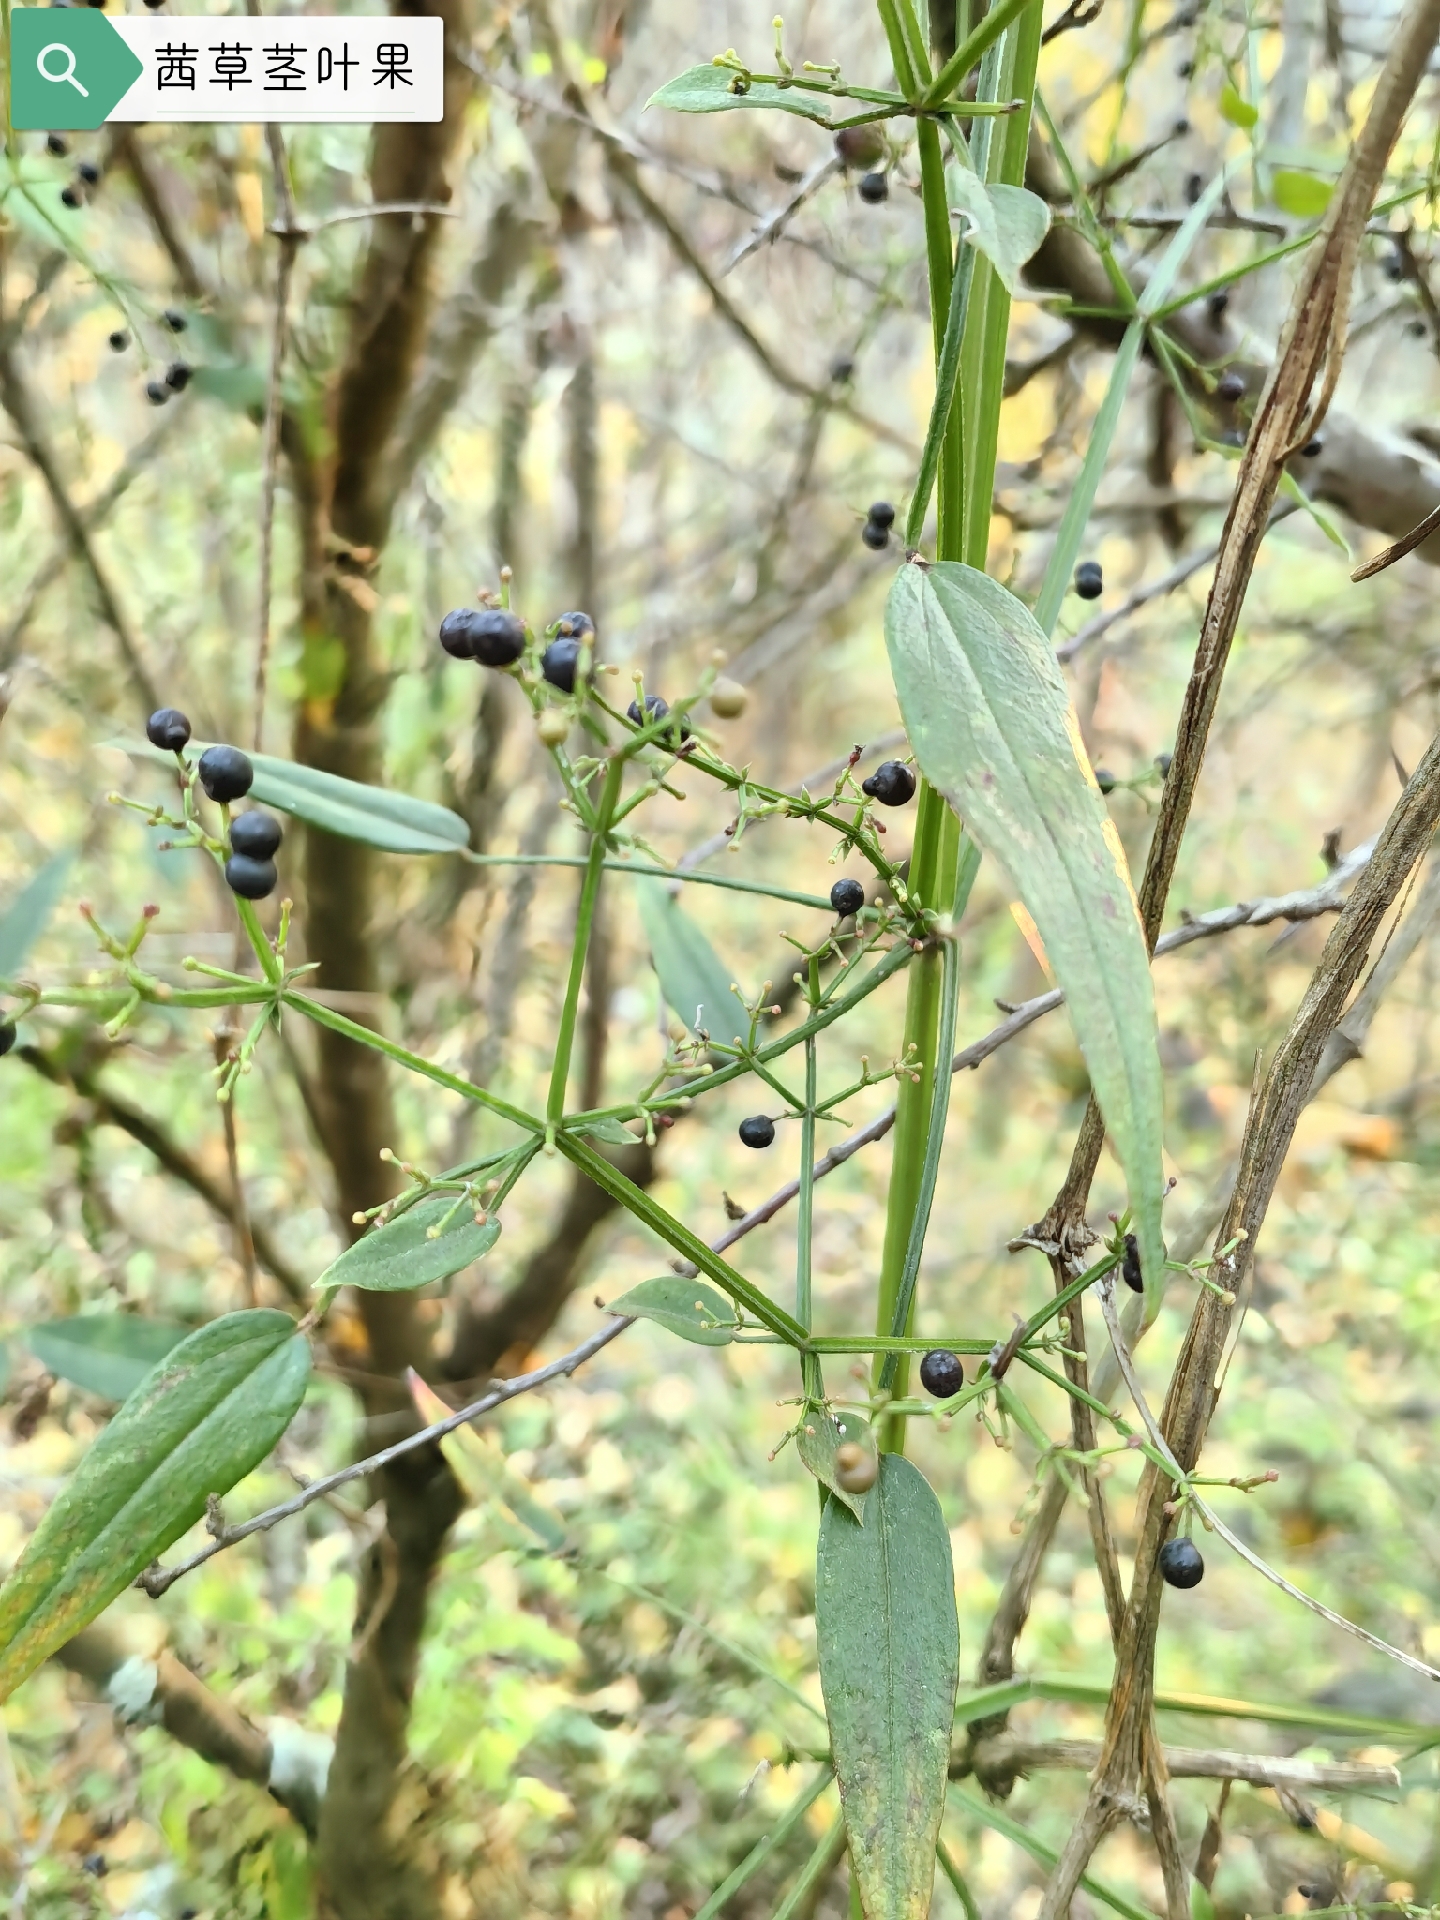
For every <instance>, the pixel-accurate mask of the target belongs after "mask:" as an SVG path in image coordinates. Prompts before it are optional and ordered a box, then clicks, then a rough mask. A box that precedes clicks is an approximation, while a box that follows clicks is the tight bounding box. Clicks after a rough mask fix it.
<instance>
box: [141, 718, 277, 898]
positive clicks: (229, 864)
mask: <svg viewBox="0 0 1440 1920" xmlns="http://www.w3.org/2000/svg"><path fill="white" fill-rule="evenodd" d="M145 737H146V738H147V739H148V740H149V742H150V744H151V746H152V747H160V748H163V749H164V751H165V752H167V753H177V754H178V753H182V752H183V751H184V749H185V747H186V745H187V744H188V742H189V739H190V722H189V721H188V720H187V719H186V718H185V715H184V714H183V713H179V712H177V711H176V709H175V708H174V707H162V708H161V709H160V711H159V712H158V713H152V714H151V716H150V718H149V720H148V721H147V722H146V723H145ZM195 771H196V773H197V774H198V775H199V777H200V784H201V786H202V787H203V788H204V789H205V792H206V794H207V796H208V797H209V798H210V799H211V800H213V801H215V803H216V805H217V806H229V805H230V804H231V802H233V801H235V800H243V799H244V798H245V796H246V794H247V793H249V791H250V788H251V787H252V785H253V784H254V781H255V769H254V767H253V766H252V765H251V764H250V756H249V754H248V753H242V752H241V751H240V749H239V747H207V748H206V749H205V751H204V753H202V754H201V756H200V759H199V761H198V762H197V764H196V768H195ZM229 824H230V857H229V858H228V859H227V860H226V862H225V883H226V885H227V886H228V887H229V889H230V891H231V892H232V893H235V894H238V895H239V896H240V898H241V899H242V900H264V899H266V898H267V897H268V895H270V894H272V893H273V892H274V891H275V888H276V885H277V883H278V880H279V875H278V874H277V873H276V870H275V855H276V854H277V853H278V852H279V851H280V842H281V840H282V838H283V837H284V836H283V834H282V832H281V828H280V822H279V821H278V820H277V819H276V818H275V816H274V814H273V813H262V812H261V810H260V809H259V808H258V807H248V808H247V809H246V810H245V812H244V813H241V814H237V815H236V816H235V818H234V819H233V820H231V821H230V823H229Z"/></svg>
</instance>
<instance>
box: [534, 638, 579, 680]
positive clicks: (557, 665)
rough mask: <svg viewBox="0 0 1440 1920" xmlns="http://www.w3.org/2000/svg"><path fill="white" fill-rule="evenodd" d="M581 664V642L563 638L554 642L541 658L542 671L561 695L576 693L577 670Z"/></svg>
mask: <svg viewBox="0 0 1440 1920" xmlns="http://www.w3.org/2000/svg"><path fill="white" fill-rule="evenodd" d="M579 662H580V642H579V641H578V640H570V639H566V638H563V637H562V638H561V639H558V640H552V641H551V642H550V644H549V646H548V647H546V649H545V651H544V653H542V654H541V656H540V671H541V673H542V674H543V675H544V676H545V678H546V679H547V680H548V681H549V682H550V684H551V686H552V687H558V688H559V689H560V691H561V693H573V692H574V691H575V669H576V667H577V666H578V665H579Z"/></svg>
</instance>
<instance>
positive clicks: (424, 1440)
mask: <svg viewBox="0 0 1440 1920" xmlns="http://www.w3.org/2000/svg"><path fill="white" fill-rule="evenodd" d="M634 1324H635V1323H634V1321H633V1320H631V1319H627V1318H626V1317H625V1316H624V1315H623V1314H617V1315H616V1316H615V1317H614V1318H613V1319H611V1320H609V1321H607V1322H606V1324H605V1325H604V1326H603V1327H601V1328H600V1329H599V1331H598V1332H596V1333H592V1334H591V1335H590V1336H589V1338H588V1339H586V1340H582V1341H581V1342H580V1344H579V1346H577V1347H572V1348H571V1349H570V1351H569V1352H568V1353H562V1354H561V1356H560V1358H559V1359H558V1360H551V1361H549V1362H548V1363H547V1364H546V1365H545V1366H543V1367H537V1368H536V1369H535V1370H534V1372H533V1373H521V1374H517V1375H516V1376H515V1377H514V1379H512V1380H501V1381H497V1382H496V1383H495V1384H494V1385H493V1386H492V1387H491V1389H490V1391H489V1392H488V1393H486V1394H483V1395H482V1396H481V1398H480V1399H478V1400H474V1401H472V1402H471V1403H470V1405H469V1406H468V1407H461V1408H460V1410H459V1412H458V1413H452V1414H449V1415H448V1416H447V1417H446V1418H445V1419H444V1420H437V1421H436V1422H435V1423H434V1425H433V1426H429V1427H422V1428H421V1429H420V1431H419V1432H418V1433H408V1434H406V1436H405V1438H404V1439H403V1440H397V1441H396V1442H395V1443H394V1445H393V1446H389V1447H382V1448H381V1450H380V1452H379V1453H372V1454H371V1455H369V1457H368V1458H367V1459H364V1460H355V1461H352V1462H351V1464H350V1465H349V1466H348V1467H341V1468H340V1469H339V1471H338V1472H336V1473H331V1474H327V1475H326V1476H325V1477H324V1479H322V1480H312V1481H311V1482H310V1484H309V1486H308V1487H306V1488H304V1490H303V1491H302V1492H300V1493H297V1494H296V1495H295V1497H294V1499H292V1500H285V1501H282V1502H281V1504H280V1505H279V1506H278V1507H267V1508H266V1509H265V1511H264V1512H263V1513H257V1514H256V1515H255V1516H254V1518H253V1519H251V1520H243V1521H241V1522H240V1523H239V1525H237V1526H233V1527H229V1526H227V1527H225V1528H224V1530H223V1531H222V1532H221V1533H219V1534H218V1535H217V1536H216V1537H215V1538H214V1539H213V1540H211V1541H210V1542H209V1543H208V1544H207V1545H206V1546H203V1547H201V1548H200V1549H199V1551H198V1552H196V1553H192V1554H191V1556H190V1558H189V1559H188V1560H181V1561H180V1562H178V1564H177V1565H175V1566H173V1567H150V1568H147V1570H146V1571H145V1572H144V1573H142V1574H141V1575H140V1578H139V1579H138V1580H137V1581H136V1583H135V1584H136V1585H137V1586H138V1587H143V1588H144V1589H145V1591H146V1593H148V1594H149V1595H150V1597H151V1598H152V1599H159V1597H160V1595H161V1594H162V1593H168V1592H169V1590H170V1588H171V1587H173V1586H174V1584H175V1582H176V1581H177V1580H179V1579H182V1578H183V1577H184V1575H185V1574H187V1573H191V1572H193V1571H194V1569H195V1568H196V1567H199V1566H203V1565H204V1563H205V1562H206V1561H207V1560H210V1559H213V1558H214V1556H215V1555H216V1554H217V1553H220V1552H223V1550H224V1549H225V1548H226V1547H233V1546H234V1545H235V1544H236V1542H237V1541H240V1540H247V1539H249V1537H250V1535H251V1534H252V1533H266V1532H268V1531H269V1529H270V1528H271V1527H274V1526H278V1525H279V1523H280V1521H282V1520H288V1519H290V1518H291V1517H292V1516H293V1515H295V1514H297V1513H303V1512H304V1511H305V1509H306V1508H307V1507H310V1506H313V1505H314V1504H315V1502H316V1501H317V1500H323V1499H324V1498H325V1496H326V1495H327V1494H331V1493H333V1492H334V1491H335V1489H336V1488H337V1487H343V1486H348V1484H349V1483H350V1481H352V1480H359V1479H361V1478H363V1477H364V1476H366V1475H368V1474H372V1473H378V1472H380V1471H381V1469H382V1468H384V1467H388V1466H390V1465H391V1464H392V1463H393V1462H394V1461H396V1460H399V1459H401V1458H402V1457H403V1456H404V1455H405V1454H407V1453H414V1452H415V1451H416V1449H417V1448H419V1447H428V1446H429V1445H430V1444H431V1443H432V1442H433V1441H436V1440H443V1439H444V1437H445V1435H446V1434H447V1433H454V1432H455V1430H456V1428H457V1427H463V1426H466V1425H468V1424H469V1422H470V1421H472V1420H478V1419H479V1418H480V1417H481V1416H482V1415H483V1414H487V1413H493V1412H494V1410H495V1408H496V1407H501V1406H504V1405H505V1403H506V1401H508V1400H516V1399H518V1398H519V1397H520V1395H521V1394H522V1393H533V1392H534V1390H535V1388H536V1387H543V1386H546V1385H547V1384H548V1383H549V1382H550V1381H551V1380H559V1379H561V1378H562V1377H568V1376H569V1375H570V1374H572V1373H574V1372H575V1371H576V1369H577V1368H578V1367H581V1366H583V1365H584V1364H585V1362H586V1361H587V1360H590V1359H593V1358H594V1356H595V1355H596V1354H597V1353H599V1352H600V1350H601V1348H602V1347H608V1346H609V1344H610V1342H611V1341H612V1340H613V1339H615V1338H616V1336H617V1335H618V1334H622V1333H623V1332H624V1331H625V1329H626V1328H627V1327H630V1326H633V1325H634Z"/></svg>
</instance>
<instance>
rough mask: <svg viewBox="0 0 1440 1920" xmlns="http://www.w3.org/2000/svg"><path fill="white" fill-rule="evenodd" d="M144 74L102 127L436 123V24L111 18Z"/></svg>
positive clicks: (341, 18) (440, 32) (360, 19)
mask: <svg viewBox="0 0 1440 1920" xmlns="http://www.w3.org/2000/svg"><path fill="white" fill-rule="evenodd" d="M107 18H108V19H109V24H110V25H111V26H112V27H114V29H115V31H116V32H117V33H118V34H119V35H120V36H121V38H122V39H123V40H124V41H125V43H126V45H127V46H128V47H129V48H130V50H131V52H132V53H133V54H135V56H136V58H137V59H138V60H139V61H140V62H141V64H142V65H143V67H144V69H145V71H144V72H143V73H142V74H141V76H140V78H139V79H138V80H137V81H135V83H134V85H133V86H131V87H130V89H129V91H128V92H127V93H125V94H124V96H123V97H122V98H121V100H120V101H119V103H118V104H117V105H116V106H114V107H113V108H112V109H111V110H110V112H109V113H108V114H107V115H106V119H107V121H110V122H114V121H117V120H121V121H144V120H169V121H207V120H236V121H249V122H251V123H254V122H263V121H279V122H290V121H295V122H298V121H305V120H317V121H359V122H370V121H380V120H440V119H442V118H443V117H444V112H445V85H444V58H445V23H444V21H443V20H441V19H440V18H439V17H438V16H434V15H432V16H427V17H423V18H414V17H410V18H405V19H399V20H396V19H391V18H375V17H373V16H371V17H366V16H356V15H353V14H351V15H326V16H319V15H316V14H303V15H288V16H284V15H282V16H280V17H278V18H271V19H258V20H257V19H252V18H250V17H249V16H248V15H239V16H232V17H225V18H220V19H216V18H214V17H211V16H207V17H205V18H203V19H202V18H197V17H196V16H195V15H193V14H189V15H178V16H176V15H172V16H168V17H166V18H164V19H153V18H152V19H140V18H133V17H131V16H128V15H123V14H122V15H110V16H107Z"/></svg>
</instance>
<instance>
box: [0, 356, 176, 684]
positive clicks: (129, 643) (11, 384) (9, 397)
mask: <svg viewBox="0 0 1440 1920" xmlns="http://www.w3.org/2000/svg"><path fill="white" fill-rule="evenodd" d="M0 404H3V405H4V408H5V411H6V412H7V413H8V414H9V416H10V418H11V420H12V421H13V422H14V425H15V431H16V433H17V434H18V435H19V436H20V444H21V446H22V447H23V448H24V449H25V452H26V454H27V456H28V457H29V459H30V461H31V462H32V464H33V465H34V466H35V468H36V470H37V471H38V472H39V474H40V477H41V479H42V480H44V482H45V485H46V487H47V488H48V489H49V493H50V500H51V504H52V505H53V507H54V509H55V512H56V516H57V517H58V519H59V521H60V525H61V528H62V529H63V531H64V534H65V537H66V540H67V541H68V543H69V546H70V550H71V552H72V554H73V555H74V557H75V558H76V559H77V560H79V561H80V563H81V565H82V566H83V567H84V568H85V570H86V572H87V573H88V574H89V575H90V580H91V584H92V586H93V587H94V591H95V600H96V604H97V605H98V607H99V610H100V615H101V618H102V619H103V620H104V621H105V624H106V625H107V626H108V627H109V628H110V630H111V632H112V633H113V634H114V635H115V638H116V640H117V642H118V643H119V647H120V655H121V658H122V659H123V660H124V662H125V668H126V671H127V673H128V674H129V676H130V681H131V685H132V686H133V688H134V690H135V692H136V694H137V695H138V697H139V700H140V704H141V705H142V706H143V708H144V710H145V712H146V713H153V712H154V711H155V709H156V708H157V707H158V706H159V705H160V695H159V693H158V692H157V691H156V687H155V682H154V681H153V680H152V679H151V678H150V670H149V668H148V667H147V666H146V665H145V662H144V661H143V659H142V658H141V656H140V649H139V646H138V644H137V642H136V639H135V636H134V634H133V633H132V632H131V631H130V623H129V621H128V620H127V619H126V618H125V614H124V612H123V611H122V609H121V606H120V601H119V598H118V596H117V595H116V592H115V589H114V587H113V586H112V585H111V583H110V577H109V575H108V574H107V573H106V571H105V569H104V567H102V566H101V564H100V556H99V555H98V554H97V553H96V551H95V547H94V544H93V542H92V541H91V539H90V533H89V529H88V528H87V526H86V524H85V519H84V516H83V515H82V514H81V512H80V510H79V509H78V508H77V506H76V505H75V502H74V501H73V500H72V499H71V497H70V492H69V489H68V488H67V487H66V485H65V480H64V476H63V475H62V474H61V471H60V462H59V460H58V459H57V457H56V455H55V451H54V449H53V448H52V447H51V445H50V442H49V440H48V439H47V438H46V436H45V433H44V431H43V429H42V428H41V425H40V418H41V413H40V409H39V407H38V406H37V403H36V401H35V398H34V396H33V395H32V394H31V392H30V389H29V386H28V384H27V382H26V380H25V376H24V374H23V373H22V372H21V370H20V363H19V361H18V360H17V359H16V357H15V352H14V349H13V348H12V347H8V346H6V347H0Z"/></svg>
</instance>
